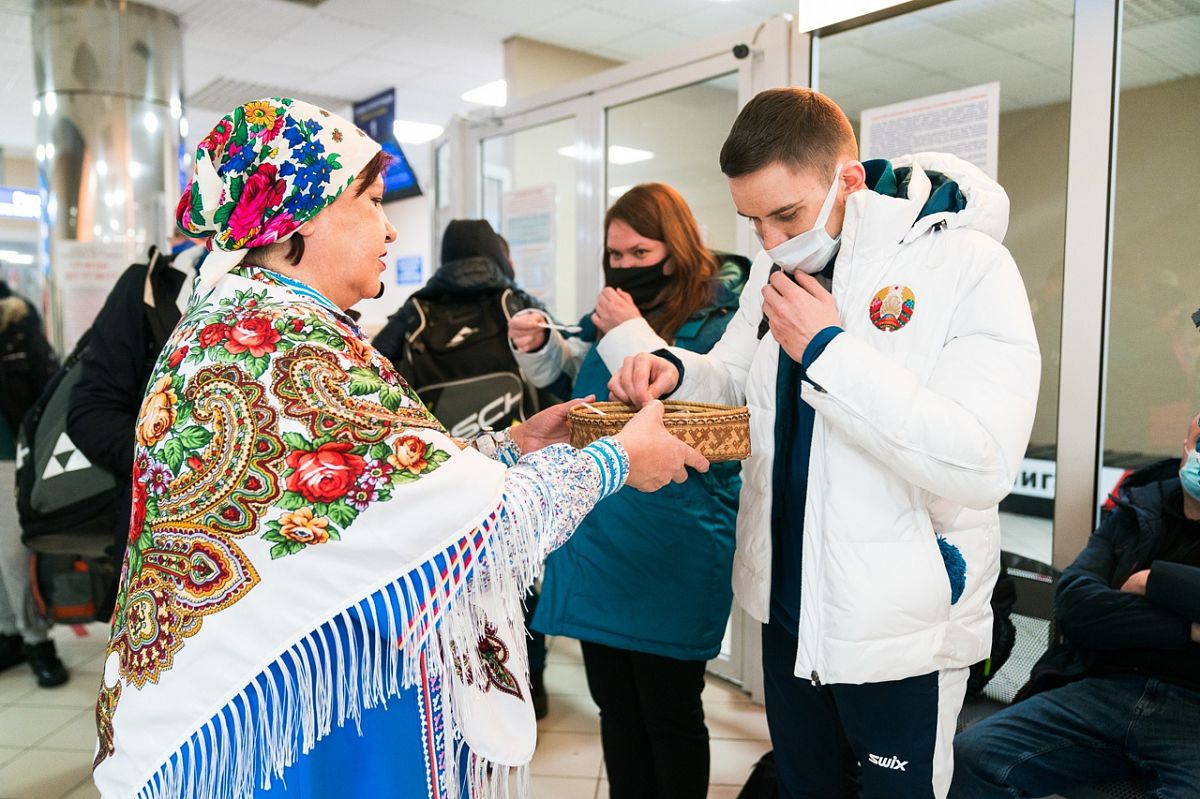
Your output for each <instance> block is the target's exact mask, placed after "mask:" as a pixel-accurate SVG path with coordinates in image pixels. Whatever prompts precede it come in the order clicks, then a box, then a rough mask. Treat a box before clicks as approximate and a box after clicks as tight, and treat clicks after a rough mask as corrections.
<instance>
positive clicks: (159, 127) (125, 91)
mask: <svg viewBox="0 0 1200 799" xmlns="http://www.w3.org/2000/svg"><path fill="white" fill-rule="evenodd" d="M182 47H183V45H182V37H181V33H180V26H179V19H178V17H176V16H174V15H173V14H170V13H168V12H165V11H162V10H161V9H157V8H152V7H150V6H144V5H139V4H137V3H130V2H121V1H118V0H37V2H36V3H35V5H34V11H33V53H34V82H35V100H34V108H33V110H34V114H35V115H36V117H37V141H38V144H37V150H36V152H37V157H38V162H39V167H40V168H39V172H40V179H41V183H42V187H43V191H44V192H45V194H44V196H45V199H46V203H45V206H44V207H45V213H44V214H43V223H44V224H43V226H42V238H43V241H42V245H43V246H42V254H43V255H42V257H43V259H44V260H45V261H48V263H44V264H43V273H44V274H45V275H46V277H47V278H48V280H49V289H50V291H49V296H50V309H49V310H50V325H49V329H50V330H51V332H52V333H53V335H54V337H55V339H56V342H57V343H58V344H59V345H60V346H61V347H62V348H64V349H66V348H69V347H71V346H73V345H74V342H75V341H76V340H77V339H78V337H79V335H80V334H81V333H82V332H83V331H84V330H86V329H87V328H88V326H90V325H91V322H92V319H93V318H94V317H95V314H96V312H97V311H98V310H99V309H100V306H101V305H102V304H103V301H104V298H105V296H106V295H107V294H108V291H109V290H110V289H111V287H112V285H113V283H114V282H115V281H116V279H117V277H118V276H119V275H120V274H121V272H122V271H123V270H124V269H125V267H127V266H128V265H129V264H130V263H132V262H133V261H134V260H137V259H139V258H140V257H141V256H142V255H143V254H144V253H145V250H146V248H147V247H148V246H149V245H150V244H158V245H159V246H160V247H162V246H165V245H166V244H167V243H168V240H169V238H170V235H171V230H172V225H173V222H172V217H173V214H174V209H175V203H176V202H177V201H178V199H179V195H180V140H181V134H183V135H186V129H185V128H184V126H185V125H186V121H185V120H184V117H183V99H182V98H183V87H182V73H183V51H182ZM181 128H182V130H181Z"/></svg>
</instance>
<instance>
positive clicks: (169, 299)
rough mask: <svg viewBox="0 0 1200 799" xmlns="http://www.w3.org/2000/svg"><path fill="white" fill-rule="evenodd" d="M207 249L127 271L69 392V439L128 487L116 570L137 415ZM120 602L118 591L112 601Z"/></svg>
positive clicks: (118, 524) (119, 511)
mask: <svg viewBox="0 0 1200 799" xmlns="http://www.w3.org/2000/svg"><path fill="white" fill-rule="evenodd" d="M203 251H204V248H203V247H193V248H192V249H191V250H185V251H184V253H183V254H181V255H178V256H176V257H175V260H174V261H173V262H172V261H170V259H165V258H157V257H156V256H155V254H154V252H153V251H152V253H151V257H150V258H148V259H147V260H148V261H149V263H148V264H134V265H133V266H130V267H129V268H128V269H126V270H125V272H124V273H123V274H122V275H121V277H120V278H118V280H117V282H116V285H114V286H113V288H112V290H111V291H110V292H109V294H108V297H107V298H106V299H105V301H104V306H103V307H102V308H101V309H100V313H99V314H97V316H96V320H95V321H94V322H93V323H92V328H91V340H90V341H89V343H88V346H87V351H86V352H85V353H84V356H83V360H82V364H81V367H80V376H79V382H78V383H76V384H75V387H74V388H73V389H72V391H71V402H70V410H69V411H68V414H67V435H69V436H70V437H71V440H72V441H73V442H74V443H75V446H76V447H77V448H78V449H79V451H80V452H82V453H83V454H84V455H85V456H87V458H88V460H90V461H91V462H92V463H94V464H96V465H97V466H100V467H101V468H104V469H107V470H108V471H110V472H112V473H113V474H114V475H115V476H116V477H117V478H118V480H117V484H118V485H119V486H121V487H122V488H121V490H122V492H123V493H122V495H121V498H120V500H119V502H118V503H117V507H116V510H115V513H114V517H113V545H112V548H111V549H110V551H109V554H110V555H111V556H112V558H113V560H114V562H115V563H117V564H118V565H119V564H120V563H121V562H122V561H123V560H124V558H125V547H126V544H127V541H128V536H129V509H130V505H131V504H132V501H133V485H132V481H131V477H132V475H133V450H134V425H135V423H136V422H137V416H138V410H139V409H140V408H141V406H142V399H143V398H144V396H145V394H146V383H147V381H148V380H149V379H150V373H151V371H152V370H153V368H154V362H155V361H156V360H157V359H158V355H159V353H160V352H161V351H162V348H163V346H164V345H165V343H166V341H167V338H168V337H170V335H171V332H172V330H174V328H175V324H176V323H177V322H178V321H179V318H180V316H181V311H180V309H181V308H182V307H183V306H184V305H186V302H187V298H188V296H190V287H191V281H192V278H193V277H194V276H195V273H194V271H193V267H194V265H195V262H196V261H197V259H196V257H195V256H202V255H203ZM147 272H149V273H150V279H149V291H147ZM117 572H118V573H120V569H119V568H118V569H117ZM115 598H116V586H115V585H114V586H113V592H112V596H111V597H110V600H115ZM105 604H106V607H102V608H99V609H97V616H98V617H100V618H104V617H105V616H107V615H108V614H109V613H111V610H112V603H111V601H110V602H106V603H105Z"/></svg>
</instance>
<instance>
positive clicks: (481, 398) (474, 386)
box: [397, 288, 538, 438]
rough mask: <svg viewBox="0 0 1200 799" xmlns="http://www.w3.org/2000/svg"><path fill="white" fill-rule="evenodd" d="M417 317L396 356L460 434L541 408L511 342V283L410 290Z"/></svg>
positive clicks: (407, 375)
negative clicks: (475, 291)
mask: <svg viewBox="0 0 1200 799" xmlns="http://www.w3.org/2000/svg"><path fill="white" fill-rule="evenodd" d="M409 305H410V307H411V308H412V311H413V313H414V317H415V318H414V324H413V325H412V327H411V330H410V332H409V333H408V334H407V335H406V336H405V342H404V359H403V363H401V364H397V367H398V368H399V369H400V372H401V373H402V374H403V375H404V376H405V378H406V379H407V380H408V382H409V384H410V385H411V386H412V388H413V390H414V391H416V392H417V395H418V396H420V398H421V401H422V402H424V403H425V405H426V406H428V408H429V410H430V411H431V412H432V413H433V414H434V415H435V416H436V417H437V418H438V419H440V420H441V422H442V424H444V425H446V428H447V429H448V430H449V431H450V435H452V436H455V437H457V438H469V437H471V436H473V435H476V434H477V433H479V432H480V431H482V430H502V429H504V428H506V427H509V426H510V425H512V424H514V423H517V422H522V421H524V420H525V419H526V418H528V417H529V416H531V415H532V414H534V413H536V412H537V411H538V399H537V394H536V392H535V391H534V390H533V389H532V388H531V387H530V386H529V385H528V384H527V383H526V382H525V380H524V379H523V378H522V377H521V370H520V367H518V366H517V361H516V359H515V358H514V357H513V354H512V350H510V349H509V346H508V320H509V319H510V318H512V315H513V314H514V313H515V312H516V311H517V310H519V309H520V308H519V306H518V305H517V302H516V297H515V296H514V293H513V290H512V289H511V288H510V289H505V290H504V291H503V292H501V293H500V294H498V295H485V296H482V297H480V296H478V295H476V296H473V297H463V298H447V297H438V298H436V299H435V298H429V297H422V298H418V297H412V298H410V299H409Z"/></svg>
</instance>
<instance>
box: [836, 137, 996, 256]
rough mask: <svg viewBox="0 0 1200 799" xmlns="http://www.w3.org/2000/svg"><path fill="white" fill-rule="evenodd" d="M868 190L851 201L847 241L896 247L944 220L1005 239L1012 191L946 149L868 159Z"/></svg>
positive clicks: (869, 246)
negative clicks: (936, 151)
mask: <svg viewBox="0 0 1200 799" xmlns="http://www.w3.org/2000/svg"><path fill="white" fill-rule="evenodd" d="M863 166H864V167H865V168H866V170H867V178H868V186H870V190H868V191H858V192H855V193H854V194H852V195H850V197H849V199H848V200H847V202H846V223H845V229H844V230H843V232H842V236H843V239H844V241H843V246H845V245H846V244H847V243H851V244H853V246H855V247H856V248H858V249H859V250H860V251H861V250H863V249H875V248H883V247H894V246H895V245H897V244H904V243H908V242H910V241H913V240H914V239H916V238H918V237H920V236H922V235H924V234H925V233H926V232H927V231H929V229H930V228H932V227H934V226H937V225H944V226H945V227H946V228H949V229H956V228H965V229H970V230H976V231H978V232H980V233H983V234H984V235H986V236H988V237H990V238H992V239H994V240H996V241H997V242H999V243H1003V242H1004V235H1005V233H1006V232H1007V231H1008V194H1006V193H1005V191H1004V189H1003V188H1001V186H1000V184H999V183H997V182H996V181H994V180H992V179H991V178H990V177H988V176H987V175H985V174H984V173H983V170H981V169H979V167H977V166H975V165H974V164H971V163H968V162H967V161H964V160H963V159H961V158H959V157H957V156H954V155H948V154H946V153H916V154H915V155H906V156H902V157H900V158H894V159H892V160H891V161H886V160H882V159H880V160H872V161H866V162H864V163H863Z"/></svg>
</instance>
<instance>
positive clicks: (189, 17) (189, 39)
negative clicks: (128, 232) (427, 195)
mask: <svg viewBox="0 0 1200 799" xmlns="http://www.w3.org/2000/svg"><path fill="white" fill-rule="evenodd" d="M142 2H145V3H146V4H147V5H152V6H157V7H160V8H164V9H166V10H168V11H171V12H173V13H175V14H178V15H179V17H180V19H181V20H182V22H183V27H184V48H183V49H184V53H183V60H184V85H185V88H186V96H187V98H188V99H189V100H190V99H191V98H193V97H196V96H197V95H199V97H197V99H202V100H204V101H205V102H206V104H207V105H209V106H212V107H208V108H203V107H199V106H197V105H196V103H194V102H185V108H186V110H187V113H188V116H189V118H190V120H191V121H192V123H193V124H192V126H191V134H190V136H189V138H190V139H197V138H198V137H199V136H200V135H202V134H203V133H204V132H205V131H206V130H207V129H208V128H210V127H211V125H212V124H213V123H214V122H215V121H216V118H217V117H218V116H219V115H220V114H223V113H225V112H227V111H228V110H229V108H230V107H232V106H233V105H234V104H235V103H236V102H240V101H242V100H245V99H246V98H245V96H243V95H237V96H238V99H237V100H232V101H231V100H227V99H224V98H227V97H231V96H234V95H235V94H237V91H238V87H236V86H230V85H228V83H234V82H237V83H243V84H244V83H253V84H257V85H259V86H261V87H264V88H271V89H276V90H281V91H285V93H288V94H294V95H298V96H306V97H311V96H314V95H323V96H324V97H325V98H327V99H338V98H340V99H341V100H342V101H343V106H345V105H348V104H349V103H350V102H352V101H354V100H358V99H362V98H365V97H368V96H370V95H372V94H374V93H376V92H379V91H383V90H386V89H388V88H392V87H394V88H395V89H396V98H397V115H398V116H401V117H403V118H406V119H411V120H414V121H418V122H433V123H437V124H444V123H445V121H446V120H447V119H448V118H449V117H450V116H451V115H452V114H455V113H464V112H466V111H469V110H471V109H472V108H478V106H472V105H471V104H469V103H465V102H463V101H462V100H461V99H460V98H459V96H460V95H461V94H462V93H463V92H464V91H466V90H468V89H472V88H475V87H476V86H479V85H481V84H484V83H488V82H490V81H493V80H497V79H499V78H502V77H504V65H503V44H502V42H503V41H504V39H506V38H508V37H510V36H517V35H520V36H528V37H530V38H533V39H539V40H541V41H545V42H549V43H551V44H557V45H561V46H563V47H570V48H574V49H579V50H585V51H587V52H590V53H594V54H596V55H601V56H605V57H607V58H612V59H615V60H619V61H629V60H636V59H637V58H639V57H642V56H644V55H653V54H658V53H661V52H663V51H666V50H670V49H672V48H675V47H679V46H681V45H686V44H688V43H690V42H693V41H698V40H701V39H706V38H711V37H713V36H716V35H719V34H720V33H722V32H725V31H729V30H736V29H738V28H744V27H747V26H750V25H753V24H756V23H758V22H761V21H762V20H765V19H767V18H769V17H771V16H773V15H775V14H778V13H781V12H785V11H788V10H791V9H793V8H794V6H795V3H796V2H797V0H727V1H725V2H722V0H325V2H323V3H322V4H321V5H320V6H318V7H317V8H315V9H314V8H309V7H306V6H304V5H300V4H297V3H294V2H286V0H142ZM32 7H33V0H0V89H2V92H0V147H11V148H13V149H14V150H19V151H32V149H33V146H34V129H33V118H32V116H31V107H32V102H33V95H34V92H33V68H32V61H33V59H32V54H31V50H30V30H29V29H30V15H31V13H32ZM335 107H336V106H335ZM339 110H340V109H339ZM205 112H207V113H205Z"/></svg>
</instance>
